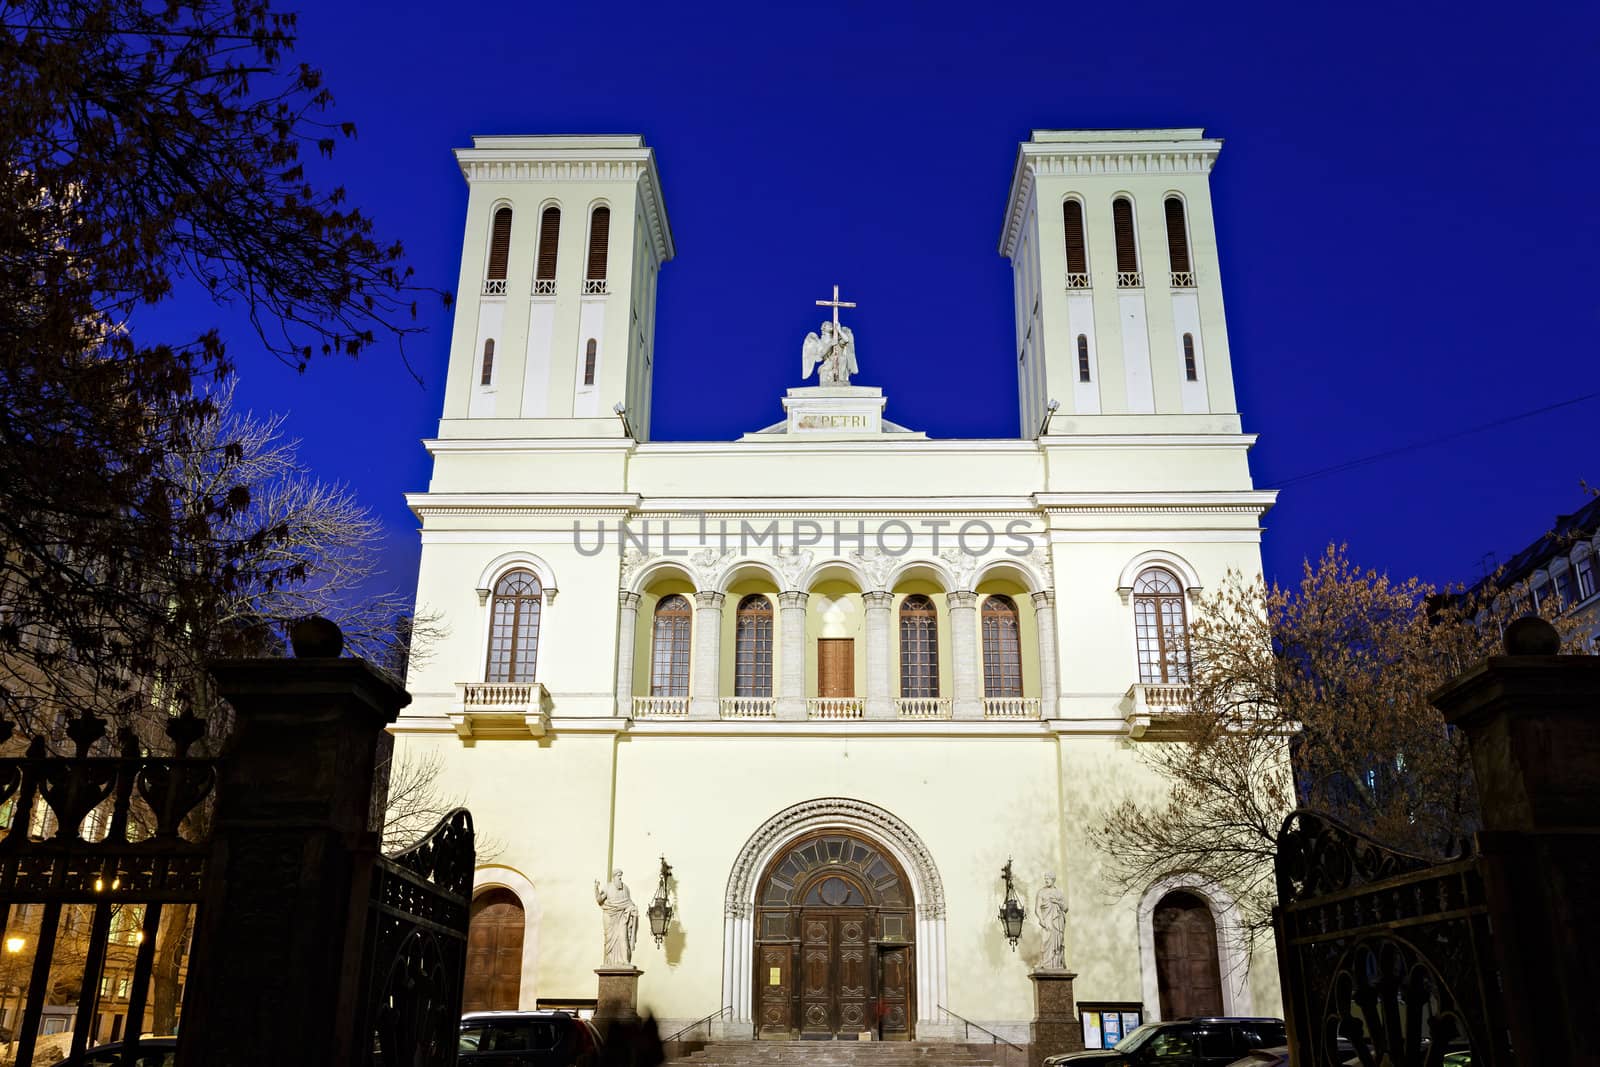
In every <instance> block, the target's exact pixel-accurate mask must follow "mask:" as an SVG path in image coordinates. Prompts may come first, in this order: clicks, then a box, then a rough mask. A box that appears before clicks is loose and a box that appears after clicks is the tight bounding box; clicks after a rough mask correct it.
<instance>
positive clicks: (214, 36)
mask: <svg viewBox="0 0 1600 1067" xmlns="http://www.w3.org/2000/svg"><path fill="white" fill-rule="evenodd" d="M0 29H7V30H38V31H39V32H41V33H59V34H84V33H93V34H97V35H110V36H115V37H124V36H133V37H189V38H206V39H208V40H217V41H256V40H266V39H271V38H272V33H271V32H263V33H262V34H260V35H257V34H252V33H210V32H207V31H205V30H136V29H105V30H98V29H89V28H88V27H86V26H41V25H37V24H32V25H30V24H28V23H23V22H0ZM282 39H283V40H284V41H292V40H293V38H292V37H289V36H288V35H284V36H283V38H282Z"/></svg>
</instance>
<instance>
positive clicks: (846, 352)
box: [800, 285, 861, 385]
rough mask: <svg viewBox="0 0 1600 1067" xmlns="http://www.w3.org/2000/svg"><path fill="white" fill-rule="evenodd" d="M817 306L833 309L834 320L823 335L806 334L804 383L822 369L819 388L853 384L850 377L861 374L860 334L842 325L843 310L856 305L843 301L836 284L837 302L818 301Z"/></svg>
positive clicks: (802, 353)
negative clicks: (858, 337) (858, 347)
mask: <svg viewBox="0 0 1600 1067" xmlns="http://www.w3.org/2000/svg"><path fill="white" fill-rule="evenodd" d="M817 306H818V307H831V308H832V309H833V321H831V322H824V323H823V324H822V326H821V328H820V332H819V333H808V334H806V340H805V344H804V345H802V346H801V348H800V380H801V381H804V380H805V379H807V378H809V377H811V372H812V371H813V370H817V368H818V367H819V366H820V367H821V370H817V383H818V384H819V385H849V384H850V375H852V374H860V373H861V368H860V367H858V366H856V335H855V334H854V333H853V332H851V330H850V327H848V326H845V325H842V324H841V323H840V322H839V309H840V308H842V307H843V308H853V307H855V304H854V303H853V302H851V301H848V300H840V299H839V287H838V286H837V285H836V286H834V287H833V299H832V300H818V301H817Z"/></svg>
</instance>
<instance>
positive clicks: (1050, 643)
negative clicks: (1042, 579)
mask: <svg viewBox="0 0 1600 1067" xmlns="http://www.w3.org/2000/svg"><path fill="white" fill-rule="evenodd" d="M1033 621H1034V623H1035V624H1036V625H1037V627H1038V630H1039V707H1040V708H1041V709H1042V714H1043V716H1044V718H1046V719H1054V718H1056V717H1057V716H1059V715H1060V714H1061V708H1060V704H1061V683H1060V681H1059V678H1058V675H1057V674H1056V672H1057V670H1058V669H1059V667H1060V663H1061V660H1060V659H1059V658H1058V657H1059V655H1060V653H1059V652H1058V651H1057V649H1056V595H1055V593H1053V592H1051V591H1050V590H1048V589H1042V590H1040V591H1039V592H1037V593H1034V594H1033Z"/></svg>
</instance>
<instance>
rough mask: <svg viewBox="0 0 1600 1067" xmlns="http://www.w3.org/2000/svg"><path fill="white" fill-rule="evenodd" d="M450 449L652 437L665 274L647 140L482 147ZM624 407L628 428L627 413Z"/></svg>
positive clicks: (525, 140) (452, 376) (464, 277)
mask: <svg viewBox="0 0 1600 1067" xmlns="http://www.w3.org/2000/svg"><path fill="white" fill-rule="evenodd" d="M456 161H457V162H458V163H459V164H460V166H461V173H462V176H463V177H465V178H466V180H467V185H468V188H469V193H468V197H467V222H466V232H465V234H464V236H463V238H462V252H461V279H460V284H459V286H458V287H457V290H456V291H457V293H458V294H459V295H458V301H457V305H456V318H455V326H454V330H453V332H452V334H451V338H450V367H449V371H448V374H447V379H446V383H445V405H444V421H443V424H442V426H441V436H455V437H479V436H491V437H576V438H599V437H623V436H625V435H626V434H629V433H631V434H632V435H633V437H634V438H635V439H637V440H641V441H644V440H648V439H649V436H650V396H651V375H652V366H653V363H654V359H655V314H656V274H657V272H658V271H659V270H660V268H661V264H663V263H664V262H666V261H667V260H669V259H671V258H672V256H673V251H674V250H673V242H672V228H671V225H670V224H669V223H668V221H667V212H666V207H665V205H664V203H663V202H662V198H661V180H660V176H659V175H658V174H657V172H656V163H655V153H654V152H653V151H652V150H651V149H650V148H648V147H647V146H646V145H645V143H644V138H642V137H639V136H633V135H621V136H515V137H474V138H473V139H472V147H471V148H463V149H458V150H457V151H456ZM619 406H620V407H621V409H622V417H620V418H619V417H618V414H617V412H616V408H618V407H619Z"/></svg>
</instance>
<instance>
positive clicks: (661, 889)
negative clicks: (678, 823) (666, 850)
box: [645, 856, 672, 948]
mask: <svg viewBox="0 0 1600 1067" xmlns="http://www.w3.org/2000/svg"><path fill="white" fill-rule="evenodd" d="M671 877H672V867H671V866H670V865H669V864H668V863H667V857H665V856H662V857H661V881H659V882H657V883H656V895H655V898H654V899H653V900H651V901H650V907H649V908H647V909H646V911H645V914H647V915H649V916H650V934H651V936H653V937H654V938H655V939H656V948H660V947H661V942H662V940H663V939H664V938H665V937H666V936H667V924H668V923H670V922H672V905H671V904H669V903H668V902H667V879H668V878H671Z"/></svg>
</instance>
